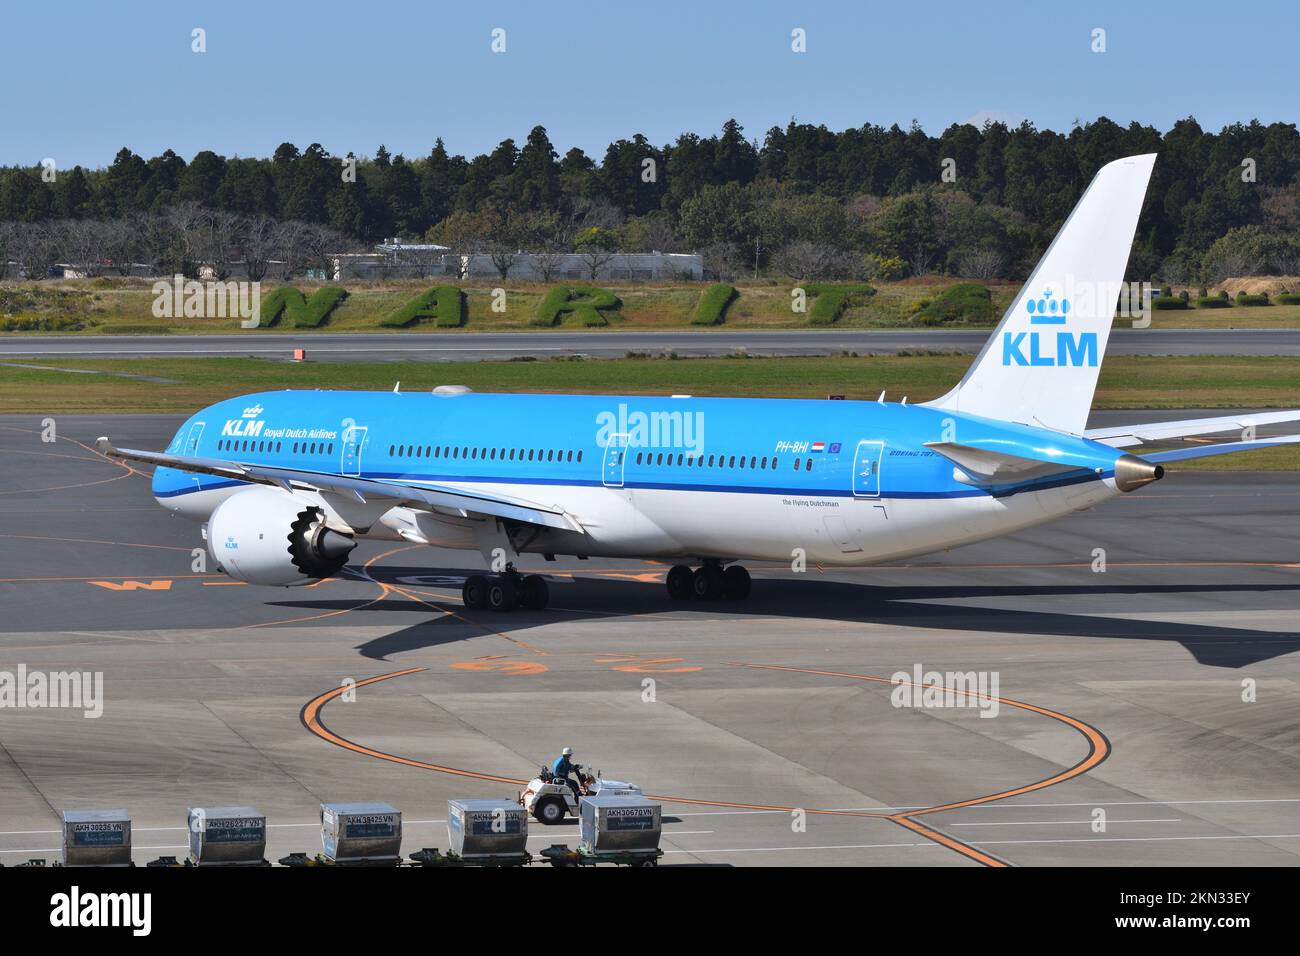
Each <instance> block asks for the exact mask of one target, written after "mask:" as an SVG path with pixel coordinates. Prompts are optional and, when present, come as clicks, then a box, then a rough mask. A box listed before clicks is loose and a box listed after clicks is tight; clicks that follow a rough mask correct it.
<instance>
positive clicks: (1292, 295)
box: [1277, 292, 1300, 305]
mask: <svg viewBox="0 0 1300 956" xmlns="http://www.w3.org/2000/svg"><path fill="white" fill-rule="evenodd" d="M1277 302H1278V304H1279V305H1300V292H1279V293H1278V295H1277Z"/></svg>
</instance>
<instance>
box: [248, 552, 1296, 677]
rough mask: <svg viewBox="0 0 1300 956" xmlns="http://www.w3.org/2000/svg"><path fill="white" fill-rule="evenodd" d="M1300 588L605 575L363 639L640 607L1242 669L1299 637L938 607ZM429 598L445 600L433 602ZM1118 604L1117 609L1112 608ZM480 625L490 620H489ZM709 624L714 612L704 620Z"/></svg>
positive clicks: (453, 607)
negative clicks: (913, 631)
mask: <svg viewBox="0 0 1300 956" xmlns="http://www.w3.org/2000/svg"><path fill="white" fill-rule="evenodd" d="M471 573H481V572H478V571H476V570H475V571H467V570H463V569H430V568H427V567H423V568H415V567H384V568H379V569H377V568H371V569H370V571H369V574H370V575H371V576H372V577H373V578H374V579H375V580H377V581H384V582H390V583H394V584H399V586H404V587H419V586H418V585H409V584H405V585H403V584H400V583H399V579H402V578H410V577H411V576H414V575H420V576H425V577H429V578H432V577H435V576H443V575H445V576H447V577H463V576H465V575H467V574H471ZM1296 590H1300V585H1295V586H1292V585H1287V584H1250V585H1247V584H1225V585H1206V584H1202V583H1196V584H1191V583H1189V584H1161V585H1138V584H1119V583H1108V582H1105V581H1100V582H1098V583H1097V584H1093V585H1065V584H1062V585H1052V584H1044V585H1026V584H998V585H935V586H924V585H913V586H906V587H898V586H873V585H866V584H856V583H849V582H843V581H826V580H817V579H816V578H812V577H810V578H805V579H802V580H782V579H780V578H763V579H759V580H756V581H755V586H754V591H753V594H752V595H751V596H750V598H749V599H748V600H747V601H743V602H731V601H716V602H709V603H707V604H698V603H693V602H692V603H685V604H676V603H674V602H670V601H669V599H668V598H667V596H666V594H665V593H664V589H663V585H662V583H660V582H642V581H629V580H620V579H609V578H600V577H590V578H586V577H576V578H574V579H573V583H572V584H555V585H553V586H552V587H551V606H550V607H549V608H548V609H547V610H545V611H541V612H533V611H512V612H509V613H505V614H502V613H496V612H492V611H471V610H466V609H465V608H463V607H462V606H461V604H460V601H459V600H451V601H447V602H446V603H445V605H442V606H445V607H446V608H447V609H448V610H449V611H452V612H454V613H453V614H448V615H440V616H437V617H433V618H431V619H429V620H424V621H421V622H419V623H416V624H413V625H411V626H410V627H406V628H403V629H401V630H398V631H395V632H393V633H391V634H387V635H384V636H383V637H379V638H376V639H374V640H371V641H366V642H365V643H363V644H360V645H358V646H357V648H356V649H357V650H358V651H359V652H360V654H361V655H362V656H363V657H366V658H370V659H372V660H384V661H386V660H389V659H390V658H391V657H392V656H394V655H399V654H403V653H406V652H409V651H417V650H423V649H426V648H431V647H440V646H444V645H448V644H454V643H456V642H458V641H462V640H466V639H468V638H471V637H477V636H479V635H481V634H482V633H483V631H482V628H483V627H487V628H490V629H493V630H499V631H502V632H506V633H512V634H518V633H520V632H521V631H526V630H527V629H529V628H531V627H535V626H542V625H553V624H555V623H557V622H559V623H562V622H565V621H591V620H593V619H598V618H600V617H602V616H610V617H624V616H627V615H635V614H655V613H658V614H666V613H671V612H673V611H690V612H693V613H696V614H702V615H707V616H708V617H713V618H717V617H724V618H742V617H744V616H748V615H762V616H767V617H781V618H786V619H788V620H792V621H797V620H819V621H821V620H833V621H844V622H859V623H863V624H895V625H902V626H906V627H916V628H932V629H944V630H953V631H981V632H986V633H1006V634H1020V635H1036V634H1042V635H1051V636H1057V637H1077V638H1081V639H1123V640H1141V641H1170V642H1174V643H1177V644H1181V645H1182V646H1183V647H1184V648H1185V649H1186V650H1187V652H1188V653H1189V654H1191V655H1192V657H1193V658H1194V659H1195V660H1196V661H1198V662H1199V663H1201V664H1205V665H1208V666H1211V667H1228V668H1240V667H1247V666H1249V665H1252V664H1257V663H1259V662H1261V661H1266V660H1271V659H1273V658H1275V657H1282V656H1285V655H1287V654H1291V653H1294V652H1295V651H1297V650H1300V632H1297V631H1262V630H1251V629H1247V628H1235V627H1221V626H1215V625H1205V624H1183V623H1173V622H1167V621H1148V620H1133V619H1129V618H1125V617H1111V616H1106V615H1094V614H1072V613H1065V612H1056V611H1037V610H1029V609H1025V608H1006V607H971V606H968V605H962V604H941V603H934V602H938V601H943V600H954V599H963V598H965V599H976V600H979V599H997V598H1016V597H1024V598H1048V597H1053V596H1075V595H1087V596H1096V597H1099V598H1105V597H1107V596H1122V595H1135V596H1152V595H1161V594H1204V593H1206V592H1214V593H1248V592H1255V593H1261V592H1272V591H1281V592H1290V591H1296ZM421 591H422V593H421V597H423V598H424V600H426V601H428V602H429V603H430V604H434V605H440V604H441V602H440V601H439V599H438V598H436V597H430V596H427V593H428V592H427V589H425V588H421ZM272 603H273V606H276V607H286V608H303V609H315V610H326V611H328V610H341V609H345V608H350V607H355V606H356V603H357V602H355V601H339V600H303V601H283V602H272ZM1109 609H1110V610H1112V611H1113V606H1112V607H1110V608H1109ZM357 610H358V611H371V610H385V611H394V610H398V611H409V612H410V613H412V614H417V615H420V616H423V617H428V616H429V615H430V614H431V612H430V609H429V607H428V606H427V605H425V604H422V603H420V602H419V601H415V600H406V599H404V598H396V597H388V598H385V599H384V600H382V601H380V602H378V603H376V604H372V605H368V606H366V607H364V608H357ZM479 625H482V626H481V627H480V626H479ZM700 626H701V627H705V626H707V618H705V619H703V620H701V622H700Z"/></svg>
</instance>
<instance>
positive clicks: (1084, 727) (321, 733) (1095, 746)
mask: <svg viewBox="0 0 1300 956" xmlns="http://www.w3.org/2000/svg"><path fill="white" fill-rule="evenodd" d="M723 663H725V664H727V665H728V666H731V667H751V668H755V669H758V670H776V671H789V672H792V673H798V674H812V675H815V676H819V677H838V678H845V679H848V680H860V681H870V682H873V683H880V684H891V685H893V684H909V685H912V686H916V685H914V684H913V682H912V681H903V680H900V681H894V680H893V679H892V678H885V677H874V676H871V675H867V674H848V673H844V672H841V671H827V670H818V669H816V668H809V667H792V666H787V665H781V664H746V663H743V662H738V661H724V662H723ZM424 670H427V668H424V667H409V668H407V669H405V670H400V671H392V672H391V673H388V674H379V675H377V676H375V677H368V678H366V679H365V680H362V681H358V682H357V683H356V684H355V685H353V686H356V687H361V686H364V685H366V684H373V683H376V682H379V681H385V680H391V679H392V678H394V677H403V676H405V675H407V674H415V673H419V672H421V671H424ZM346 689H347V688H346V687H338V688H335V689H334V690H330V691H327V692H325V693H324V694H321V695H319V696H317V697H314V698H312V699H311V700H309V701H308V702H307V703H306V704H304V705H303V708H302V711H301V713H300V715H299V716H300V719H301V720H302V723H303V726H304V727H306V728H307V729H308V730H309V731H311V732H312V733H313V734H315V735H316V736H318V737H320V738H321V739H322V740H325V741H327V742H328V743H331V744H334V745H335V746H337V747H342V748H344V749H345V750H351V751H353V752H354V753H359V754H362V755H364V756H367V757H374V758H375V759H377V760H388V761H391V762H393V763H399V764H403V765H405V766H408V767H415V768H418V769H421V770H432V771H435V772H437V773H447V774H452V775H455V776H459V777H471V778H473V779H476V780H486V781H491V782H496V783H511V784H519V785H523V784H525V783H527V781H526V780H518V779H516V778H514V777H503V776H499V775H496V774H487V773H480V772H478V771H475V770H464V769H461V768H458V767H445V766H442V765H441V764H434V763H426V762H425V761H421V760H412V759H410V758H408V757H400V756H398V755H396V754H390V753H385V752H384V751H382V750H375V749H373V748H371V747H366V746H364V745H362V744H358V743H355V742H354V741H351V740H348V739H347V738H346V737H341V736H339V735H338V734H336V733H334V732H333V731H331V730H330V729H329V728H328V727H326V726H325V725H324V723H322V722H321V719H320V711H321V709H322V708H323V707H324V706H325V704H327V703H329V701H331V700H333V699H334V698H335V697H338V696H339V695H340V694H342V693H343V692H344V691H345V690H346ZM944 690H945V691H946V692H948V693H953V694H962V695H964V696H967V697H973V698H978V699H981V700H987V701H996V702H998V703H999V704H1006V705H1007V706H1008V707H1015V708H1017V709H1019V710H1024V711H1028V712H1030V713H1034V714H1040V715H1042V716H1045V717H1050V718H1052V719H1053V720H1057V721H1060V722H1061V723H1064V724H1065V725H1066V726H1068V727H1070V728H1071V729H1073V730H1076V731H1078V732H1079V733H1081V734H1082V735H1083V736H1084V737H1085V739H1087V740H1088V745H1089V750H1088V754H1087V755H1086V756H1085V757H1084V758H1083V759H1082V760H1080V761H1079V762H1078V763H1076V764H1074V765H1073V766H1072V767H1069V768H1068V769H1066V770H1063V771H1061V772H1060V773H1057V774H1053V775H1052V776H1050V777H1046V778H1044V779H1042V780H1039V781H1036V782H1034V783H1030V784H1026V785H1024V786H1021V787H1015V788H1013V789H1010V790H1002V791H999V792H998V793H993V794H988V795H986V796H982V797H975V798H972V799H970V800H962V801H959V802H956V803H946V804H941V805H937V806H932V807H922V808H919V809H916V810H907V811H904V812H900V813H885V812H883V811H882V812H876V811H870V810H828V809H818V808H815V807H802V808H800V807H787V806H779V805H773V804H761V803H733V802H729V801H723V800H701V799H697V798H692V797H678V796H670V795H666V794H646V796H647V797H648V798H650V799H652V800H660V801H663V802H665V803H683V804H691V805H694V806H706V807H725V808H727V809H740V810H769V811H774V812H782V813H791V812H794V811H795V810H803V812H805V813H813V814H820V815H823V816H846V817H864V818H874V819H879V820H889V821H891V822H893V823H896V824H898V825H899V826H901V827H905V828H906V829H908V830H910V831H912V832H913V833H916V834H918V835H919V836H923V837H925V838H926V839H927V840H932V841H934V842H935V843H938V844H939V845H941V846H944V847H947V848H948V849H950V850H953V851H954V852H956V853H960V854H961V855H962V856H965V857H967V858H968V859H971V860H974V861H975V862H977V863H980V864H982V865H984V866H990V867H1005V866H1007V865H1008V864H1007V863H1006V862H1005V861H1003V860H1000V859H998V858H997V857H995V856H993V855H991V854H989V853H985V852H984V851H982V850H979V849H977V848H975V847H973V846H970V845H969V844H966V843H963V842H962V841H960V840H958V839H956V838H955V837H951V836H948V835H947V834H945V833H942V832H940V831H938V830H936V829H933V828H932V827H928V826H926V825H925V824H924V823H921V822H920V821H918V820H914V819H912V818H913V817H918V816H922V815H924V814H929V813H941V812H943V811H945V810H956V809H959V808H962V807H971V806H977V805H980V804H985V803H992V802H993V801H996V800H1002V799H1005V798H1007V797H1012V796H1017V795H1019V794H1023V793H1031V792H1033V791H1035V790H1042V789H1044V788H1046V787H1051V786H1054V785H1056V784H1058V783H1063V782H1065V781H1066V780H1070V779H1072V778H1074V777H1078V776H1080V775H1082V774H1084V773H1087V772H1088V771H1089V770H1091V769H1092V768H1093V767H1096V766H1097V765H1098V764H1099V763H1101V762H1102V761H1103V760H1105V759H1106V758H1107V757H1108V756H1110V749H1111V748H1110V741H1108V740H1107V739H1106V736H1105V735H1104V734H1103V733H1102V732H1101V731H1099V730H1097V729H1096V728H1095V727H1092V726H1090V725H1088V724H1085V723H1084V722H1083V721H1081V720H1078V719H1077V718H1074V717H1071V716H1069V715H1068V714H1062V713H1059V712H1058V711H1054V710H1048V709H1047V708H1046V707H1039V706H1037V705H1035V704H1028V703H1025V702H1024V701H1019V700H1013V699H1011V698H1009V697H995V696H991V695H987V694H981V693H979V692H977V691H970V690H965V689H963V688H956V687H953V688H947V687H946V688H944Z"/></svg>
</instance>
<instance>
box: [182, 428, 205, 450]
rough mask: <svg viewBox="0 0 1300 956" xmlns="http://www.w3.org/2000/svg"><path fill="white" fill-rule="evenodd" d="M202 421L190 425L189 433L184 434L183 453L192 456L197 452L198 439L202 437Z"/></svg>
mask: <svg viewBox="0 0 1300 956" xmlns="http://www.w3.org/2000/svg"><path fill="white" fill-rule="evenodd" d="M203 424H204V423H203V422H195V423H194V424H193V425H191V426H190V433H189V434H188V435H186V436H185V454H186V455H189V456H194V455H197V454H198V453H199V439H200V438H202V437H203Z"/></svg>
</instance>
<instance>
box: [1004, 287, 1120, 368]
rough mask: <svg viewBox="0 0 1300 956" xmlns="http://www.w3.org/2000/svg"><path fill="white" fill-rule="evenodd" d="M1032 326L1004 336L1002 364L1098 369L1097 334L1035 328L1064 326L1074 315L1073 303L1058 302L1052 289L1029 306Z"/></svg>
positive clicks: (1064, 300) (1028, 304)
mask: <svg viewBox="0 0 1300 956" xmlns="http://www.w3.org/2000/svg"><path fill="white" fill-rule="evenodd" d="M1025 311H1027V312H1028V313H1029V324H1030V326H1031V328H1030V330H1029V331H1026V332H1003V333H1002V364H1003V365H1032V366H1048V367H1055V366H1061V365H1070V366H1075V367H1080V366H1088V367H1091V368H1096V367H1097V356H1098V348H1097V333H1096V332H1079V333H1072V332H1069V331H1066V330H1064V329H1062V330H1059V331H1054V332H1049V331H1039V330H1038V329H1035V328H1032V327H1033V326H1043V325H1051V326H1064V325H1065V324H1066V319H1067V317H1068V316H1069V314H1070V300H1069V299H1066V298H1061V299H1059V300H1058V299H1056V298H1054V297H1053V296H1052V290H1051V289H1044V290H1043V293H1042V295H1040V296H1038V297H1037V298H1034V297H1032V296H1031V297H1030V298H1029V299H1028V300H1026V302H1025Z"/></svg>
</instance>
